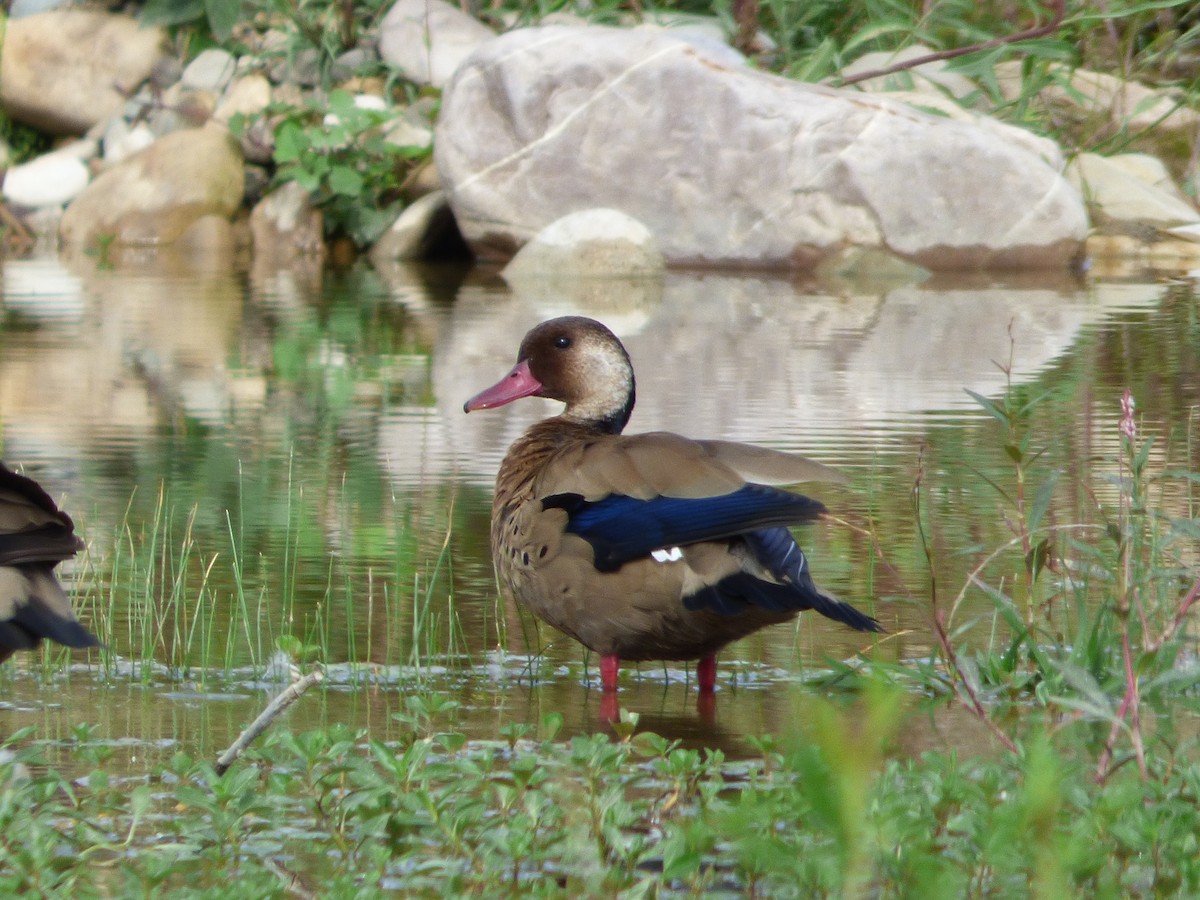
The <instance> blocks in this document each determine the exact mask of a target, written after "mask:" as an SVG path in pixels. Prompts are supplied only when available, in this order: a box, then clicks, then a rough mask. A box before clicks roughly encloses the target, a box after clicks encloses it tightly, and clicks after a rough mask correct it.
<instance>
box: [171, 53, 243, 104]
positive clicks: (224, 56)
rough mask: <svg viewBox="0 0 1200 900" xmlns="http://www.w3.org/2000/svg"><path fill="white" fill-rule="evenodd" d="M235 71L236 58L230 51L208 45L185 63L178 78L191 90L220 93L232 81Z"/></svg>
mask: <svg viewBox="0 0 1200 900" xmlns="http://www.w3.org/2000/svg"><path fill="white" fill-rule="evenodd" d="M236 72H237V60H235V59H234V58H233V54H232V53H229V52H228V51H226V50H221V49H218V48H216V47H210V48H209V49H208V50H205V51H203V52H202V53H200V55H199V56H197V57H196V58H195V59H193V60H192V61H191V62H190V63H188V64H187V66H186V67H185V68H184V70H183V74H182V75H181V76H180V79H179V80H180V82H181V83H182V84H183V86H184V87H187V88H191V89H192V90H196V91H212V92H213V93H214V94H220V93H221V92H222V91H224V90H225V88H226V87H228V86H229V83H230V82H231V81H233V76H234V75H235V74H236Z"/></svg>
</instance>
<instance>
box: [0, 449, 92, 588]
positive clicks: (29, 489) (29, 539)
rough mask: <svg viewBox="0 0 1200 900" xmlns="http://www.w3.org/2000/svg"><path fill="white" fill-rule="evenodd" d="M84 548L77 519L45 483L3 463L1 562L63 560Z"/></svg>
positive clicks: (0, 477) (0, 472)
mask: <svg viewBox="0 0 1200 900" xmlns="http://www.w3.org/2000/svg"><path fill="white" fill-rule="evenodd" d="M82 548H83V542H82V541H80V540H79V538H78V537H77V536H76V535H75V523H74V522H72V521H71V517H70V516H68V515H67V514H66V513H65V512H63V511H62V510H60V509H59V508H58V507H57V506H56V505H55V504H54V501H53V500H51V499H50V495H49V494H47V493H46V492H45V491H44V490H42V487H41V485H39V484H38V483H37V482H36V481H34V480H33V479H32V478H26V477H25V476H24V475H18V474H17V473H16V472H13V471H12V470H10V469H9V468H7V467H6V466H5V465H4V464H3V463H0V565H15V564H18V563H27V562H50V563H55V562H60V561H62V560H64V559H70V558H71V557H72V556H74V555H75V554H76V553H78V552H79V550H81V549H82Z"/></svg>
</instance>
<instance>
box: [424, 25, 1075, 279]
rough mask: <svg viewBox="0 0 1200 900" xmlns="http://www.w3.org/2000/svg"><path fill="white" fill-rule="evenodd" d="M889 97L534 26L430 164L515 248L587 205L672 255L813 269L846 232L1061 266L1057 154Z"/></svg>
mask: <svg viewBox="0 0 1200 900" xmlns="http://www.w3.org/2000/svg"><path fill="white" fill-rule="evenodd" d="M1012 131H1013V130H1012V129H1005V128H1003V127H1001V126H994V127H991V128H983V127H980V126H978V125H975V124H973V123H971V122H960V121H954V120H949V119H944V118H939V117H935V116H930V115H926V114H924V113H921V112H918V111H915V110H913V109H911V108H910V107H907V106H904V105H903V104H899V103H895V102H892V101H890V100H888V99H886V98H881V97H875V96H869V95H864V94H861V93H856V92H840V91H835V90H832V89H829V88H825V87H821V86H818V85H812V84H801V83H797V82H792V81H789V80H787V79H784V78H779V77H776V76H772V75H768V74H765V73H762V72H758V71H754V70H752V69H749V68H746V67H741V66H731V65H728V64H726V63H723V62H721V61H719V60H717V59H715V58H714V57H712V56H709V55H706V54H705V53H703V52H702V51H699V50H697V49H696V48H695V47H692V46H689V45H688V44H686V43H683V42H681V41H679V40H676V39H674V38H672V37H670V36H668V35H663V34H656V33H646V32H632V33H630V32H622V31H616V30H610V29H605V28H556V27H548V28H534V29H525V30H522V31H517V32H512V33H509V34H507V35H504V36H502V37H499V38H497V39H495V40H493V41H489V42H488V43H486V44H484V45H482V46H481V47H480V48H479V50H477V51H476V53H475V54H473V55H472V56H471V57H470V58H469V59H468V60H467V61H466V62H465V63H464V64H463V65H462V66H461V67H460V68H459V70H458V72H457V74H456V75H455V77H454V78H453V79H452V81H451V82H450V84H449V85H448V86H447V89H446V91H445V93H444V96H443V105H442V115H441V119H440V122H439V128H438V133H437V140H436V142H435V160H436V162H437V166H438V169H439V171H440V173H441V176H442V179H443V182H444V184H445V186H446V189H447V191H448V194H449V197H450V202H451V206H452V207H453V209H454V212H455V215H456V217H457V219H458V223H459V227H460V228H461V230H462V232H463V236H464V237H465V238H466V239H467V241H468V243H469V244H470V245H471V246H472V248H473V249H474V250H475V251H476V252H477V253H478V254H479V255H482V256H485V257H486V256H491V257H505V256H508V255H511V254H512V253H513V252H515V251H516V249H517V248H519V247H520V246H521V245H522V244H524V243H525V242H526V241H528V240H529V239H530V238H531V237H533V235H535V234H536V233H537V232H538V231H540V230H541V229H542V228H544V227H545V226H546V225H548V224H549V223H550V222H553V221H554V220H555V219H558V218H560V217H561V216H563V215H565V214H567V213H569V212H573V211H575V210H578V209H581V208H586V207H589V206H603V207H611V208H614V209H619V210H621V211H622V212H625V213H627V214H629V215H631V216H633V217H634V218H636V219H638V220H639V221H641V222H643V223H644V224H645V225H646V226H647V227H648V228H649V229H650V231H651V233H652V234H653V235H654V237H655V239H656V240H657V241H658V243H659V247H660V248H661V250H662V252H663V255H664V257H665V258H666V260H667V262H668V263H669V264H685V265H686V264H702V265H711V264H720V265H740V266H755V267H803V268H806V267H811V266H813V265H815V264H817V263H818V262H819V261H820V260H821V259H822V258H823V257H825V256H828V255H830V254H832V253H835V252H837V251H839V250H840V249H842V248H844V247H846V246H851V245H857V246H866V247H876V248H880V249H884V250H887V251H889V252H891V253H893V254H895V255H898V256H901V257H904V258H907V259H909V260H911V261H914V262H917V263H919V264H921V265H924V266H926V267H929V268H933V269H948V268H961V267H970V266H1066V265H1068V263H1069V262H1070V261H1072V260H1073V259H1074V258H1075V257H1076V255H1077V254H1078V253H1079V252H1080V250H1081V247H1082V241H1083V238H1084V236H1085V233H1086V228H1087V221H1086V215H1085V212H1084V207H1083V203H1082V200H1081V198H1080V197H1079V194H1078V192H1077V191H1076V190H1075V189H1074V188H1073V187H1071V185H1070V184H1069V183H1068V182H1067V181H1066V180H1065V179H1064V178H1063V177H1062V175H1061V174H1060V172H1059V171H1058V165H1059V162H1060V160H1059V158H1058V156H1057V154H1050V158H1049V159H1047V158H1046V156H1047V155H1046V154H1045V153H1036V152H1033V151H1031V149H1030V147H1029V140H1028V139H1027V138H1024V137H1022V138H1020V139H1018V138H1013V139H1007V138H1006V132H1012Z"/></svg>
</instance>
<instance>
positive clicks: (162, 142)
mask: <svg viewBox="0 0 1200 900" xmlns="http://www.w3.org/2000/svg"><path fill="white" fill-rule="evenodd" d="M243 178H244V171H243V163H242V156H241V152H240V151H239V149H238V145H237V142H236V141H234V139H233V138H232V137H231V136H230V135H229V132H228V131H226V130H225V129H224V128H221V127H219V126H216V125H213V126H209V127H205V128H192V129H187V130H184V131H175V132H172V133H171V134H168V135H166V136H164V137H161V138H159V139H158V140H157V141H155V142H154V143H153V144H151V145H150V146H149V147H147V148H146V149H145V150H143V151H142V152H141V153H138V154H137V155H135V156H132V157H130V158H129V159H127V160H125V161H124V162H122V163H121V164H119V165H117V166H115V167H113V168H111V169H109V170H108V171H107V172H105V173H104V174H102V175H101V176H100V177H98V178H97V179H96V180H95V181H93V182H92V183H91V184H90V185H89V186H88V188H87V190H85V191H84V192H83V193H82V194H81V195H80V196H79V197H78V198H77V199H76V200H75V202H73V203H72V204H71V205H70V206H68V207H67V212H66V215H64V216H63V221H62V227H61V229H60V232H59V234H60V236H61V237H62V239H63V241H64V242H66V243H68V244H80V245H85V246H90V245H92V244H94V243H96V242H97V241H98V240H101V239H103V240H112V241H114V242H115V243H117V244H140V245H156V244H169V243H172V242H173V241H175V240H177V239H179V238H180V237H181V236H182V235H183V234H184V233H185V232H186V231H187V230H188V229H189V228H190V227H191V226H192V225H193V224H194V223H195V222H196V221H197V220H198V219H201V218H203V217H204V216H211V215H215V216H221V217H224V218H226V219H228V218H231V217H232V216H233V215H234V213H236V212H237V210H238V209H239V208H240V206H241V202H242V186H243Z"/></svg>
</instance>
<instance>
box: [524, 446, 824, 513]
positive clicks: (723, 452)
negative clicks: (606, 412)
mask: <svg viewBox="0 0 1200 900" xmlns="http://www.w3.org/2000/svg"><path fill="white" fill-rule="evenodd" d="M845 480H846V479H845V477H844V476H843V475H842V474H841V473H839V472H837V471H836V470H835V469H831V468H829V467H828V466H824V465H821V464H820V463H817V462H814V461H812V460H811V459H807V458H805V457H803V456H799V455H796V454H792V453H783V452H781V451H778V450H769V449H766V448H763V447H755V446H752V445H749V444H738V443H735V442H733V441H693V440H689V439H687V438H684V437H680V436H679V435H677V434H670V433H668V432H657V431H656V432H647V433H646V434H636V435H629V436H627V437H626V436H620V435H612V436H605V437H602V438H596V439H593V440H589V441H586V442H580V443H579V444H577V445H575V446H573V447H570V448H569V449H567V450H565V451H563V452H562V453H559V454H558V455H557V456H555V457H554V458H553V459H552V460H551V461H550V462H549V464H548V465H546V467H545V468H544V470H543V471H542V473H541V475H540V476H539V478H538V481H537V483H536V485H535V488H534V490H535V493H536V494H537V495H538V496H543V497H544V496H549V495H552V494H560V493H573V494H580V495H582V496H583V497H584V499H586V500H596V499H599V498H602V497H606V496H608V495H609V494H624V495H625V496H627V497H634V498H637V499H639V500H648V499H650V498H652V497H715V496H719V495H721V494H727V493H730V492H731V491H736V490H737V489H738V488H740V487H742V486H743V485H745V484H746V482H748V481H753V482H757V483H759V484H770V485H780V484H795V483H797V482H801V481H827V482H843V481H845Z"/></svg>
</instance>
